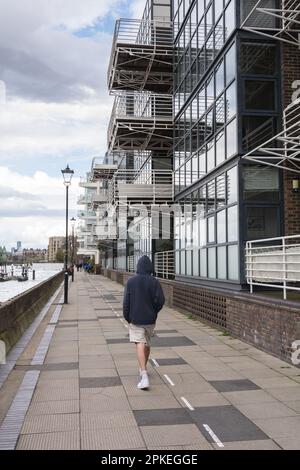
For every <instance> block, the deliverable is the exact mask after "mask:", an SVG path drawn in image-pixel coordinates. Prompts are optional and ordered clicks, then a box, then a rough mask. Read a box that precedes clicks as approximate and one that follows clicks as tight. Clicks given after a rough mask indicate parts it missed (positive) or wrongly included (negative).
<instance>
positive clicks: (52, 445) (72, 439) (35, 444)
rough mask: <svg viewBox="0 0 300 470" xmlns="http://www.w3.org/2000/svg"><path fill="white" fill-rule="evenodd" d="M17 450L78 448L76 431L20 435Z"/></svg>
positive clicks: (78, 437) (78, 440)
mask: <svg viewBox="0 0 300 470" xmlns="http://www.w3.org/2000/svg"><path fill="white" fill-rule="evenodd" d="M17 449H18V450H79V449H80V433H79V430H78V431H68V432H55V433H50V432H47V433H45V434H26V435H22V436H20V439H19V442H18V445H17Z"/></svg>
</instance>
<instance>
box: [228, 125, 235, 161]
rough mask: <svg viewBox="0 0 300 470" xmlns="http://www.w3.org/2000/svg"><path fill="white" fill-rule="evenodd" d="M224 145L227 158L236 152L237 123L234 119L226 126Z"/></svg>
mask: <svg viewBox="0 0 300 470" xmlns="http://www.w3.org/2000/svg"><path fill="white" fill-rule="evenodd" d="M226 147H227V158H230V157H231V156H232V155H235V154H236V153H237V125H236V119H234V120H233V121H231V123H230V124H228V126H227V127H226Z"/></svg>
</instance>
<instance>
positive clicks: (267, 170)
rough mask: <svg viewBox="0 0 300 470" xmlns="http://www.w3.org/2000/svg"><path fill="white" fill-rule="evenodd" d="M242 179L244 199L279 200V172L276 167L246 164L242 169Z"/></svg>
mask: <svg viewBox="0 0 300 470" xmlns="http://www.w3.org/2000/svg"><path fill="white" fill-rule="evenodd" d="M243 180H244V199H245V200H246V201H261V202H271V203H272V202H278V201H279V173H278V170H277V169H276V168H272V167H262V166H246V167H244V169H243Z"/></svg>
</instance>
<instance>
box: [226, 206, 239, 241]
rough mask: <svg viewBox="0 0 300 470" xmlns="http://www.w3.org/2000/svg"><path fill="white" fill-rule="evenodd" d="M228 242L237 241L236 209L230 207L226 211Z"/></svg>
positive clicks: (235, 207)
mask: <svg viewBox="0 0 300 470" xmlns="http://www.w3.org/2000/svg"><path fill="white" fill-rule="evenodd" d="M227 225H228V241H229V242H236V241H237V239H238V208H237V206H233V207H230V208H229V209H228V211H227Z"/></svg>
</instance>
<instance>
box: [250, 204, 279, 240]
mask: <svg viewBox="0 0 300 470" xmlns="http://www.w3.org/2000/svg"><path fill="white" fill-rule="evenodd" d="M246 221H247V227H246V228H247V233H246V237H247V240H256V239H260V238H273V237H277V236H279V212H278V209H277V208H276V207H248V208H247V214H246Z"/></svg>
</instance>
